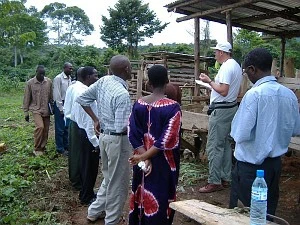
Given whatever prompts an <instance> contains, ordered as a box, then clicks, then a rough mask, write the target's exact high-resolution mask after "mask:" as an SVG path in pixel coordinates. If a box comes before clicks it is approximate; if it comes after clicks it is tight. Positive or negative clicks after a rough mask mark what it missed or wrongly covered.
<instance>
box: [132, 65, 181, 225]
mask: <svg viewBox="0 0 300 225" xmlns="http://www.w3.org/2000/svg"><path fill="white" fill-rule="evenodd" d="M148 77H149V83H150V85H152V87H153V93H152V94H151V95H148V96H145V97H143V98H141V99H139V100H137V101H136V102H135V104H134V106H133V109H132V113H131V115H130V118H129V126H128V131H129V134H128V135H129V141H130V143H131V144H132V146H133V148H134V155H133V156H132V157H131V158H130V159H129V162H130V164H131V165H133V179H132V192H131V195H130V212H129V225H171V224H172V221H173V217H174V210H171V209H170V208H169V203H170V202H173V201H175V200H176V186H177V182H178V175H179V161H180V155H179V147H180V126H181V110H180V106H179V104H178V103H177V102H176V101H174V100H171V99H168V98H166V97H165V96H164V93H165V88H166V84H167V83H168V82H169V80H168V72H167V69H166V68H165V67H163V66H160V65H154V66H152V67H151V68H150V69H149V71H148ZM139 162H145V164H146V171H145V172H144V171H143V170H141V168H140V167H139V166H138V165H137V164H138V163H139Z"/></svg>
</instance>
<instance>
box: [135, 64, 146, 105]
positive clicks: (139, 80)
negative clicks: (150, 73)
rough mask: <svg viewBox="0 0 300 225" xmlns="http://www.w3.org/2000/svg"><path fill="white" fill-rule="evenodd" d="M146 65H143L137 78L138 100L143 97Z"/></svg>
mask: <svg viewBox="0 0 300 225" xmlns="http://www.w3.org/2000/svg"><path fill="white" fill-rule="evenodd" d="M144 70H145V67H144V63H143V62H142V63H141V68H140V69H139V70H138V71H137V78H136V89H137V91H136V100H138V99H139V98H140V97H142V87H143V79H144Z"/></svg>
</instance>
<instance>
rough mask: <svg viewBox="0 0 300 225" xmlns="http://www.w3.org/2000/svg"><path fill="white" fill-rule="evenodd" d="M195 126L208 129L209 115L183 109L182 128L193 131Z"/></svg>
mask: <svg viewBox="0 0 300 225" xmlns="http://www.w3.org/2000/svg"><path fill="white" fill-rule="evenodd" d="M194 127H197V128H198V129H204V130H208V115H206V114H204V113H193V112H188V111H185V110H182V128H183V129H185V130H190V131H191V130H192V129H193V128H194Z"/></svg>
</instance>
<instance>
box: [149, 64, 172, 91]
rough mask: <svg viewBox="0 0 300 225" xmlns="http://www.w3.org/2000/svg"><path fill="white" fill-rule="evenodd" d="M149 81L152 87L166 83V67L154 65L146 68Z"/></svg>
mask: <svg viewBox="0 0 300 225" xmlns="http://www.w3.org/2000/svg"><path fill="white" fill-rule="evenodd" d="M148 78H149V82H150V83H151V84H152V86H153V88H156V87H163V86H164V85H165V84H166V83H168V81H169V80H168V71H167V69H166V67H164V66H162V65H154V66H152V67H151V68H150V69H149V70H148Z"/></svg>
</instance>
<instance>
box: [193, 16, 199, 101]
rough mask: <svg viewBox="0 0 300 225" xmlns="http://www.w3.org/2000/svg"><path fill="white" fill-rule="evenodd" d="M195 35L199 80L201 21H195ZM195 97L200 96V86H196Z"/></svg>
mask: <svg viewBox="0 0 300 225" xmlns="http://www.w3.org/2000/svg"><path fill="white" fill-rule="evenodd" d="M194 24H195V33H194V61H195V70H194V75H195V80H196V79H197V80H198V79H199V71H200V70H199V66H200V19H199V18H195V19H194ZM194 95H195V96H196V95H198V86H197V85H196V86H195V89H194Z"/></svg>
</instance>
